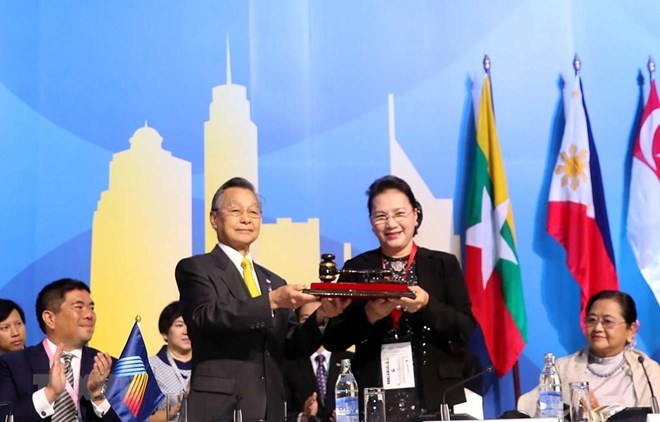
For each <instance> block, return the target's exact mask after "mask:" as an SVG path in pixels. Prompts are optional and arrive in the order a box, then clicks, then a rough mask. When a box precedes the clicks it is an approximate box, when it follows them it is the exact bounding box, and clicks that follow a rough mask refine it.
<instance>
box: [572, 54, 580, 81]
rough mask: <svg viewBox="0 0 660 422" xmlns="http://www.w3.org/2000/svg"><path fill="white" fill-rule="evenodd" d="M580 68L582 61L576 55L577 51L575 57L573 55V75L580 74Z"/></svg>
mask: <svg viewBox="0 0 660 422" xmlns="http://www.w3.org/2000/svg"><path fill="white" fill-rule="evenodd" d="M581 68H582V61H581V60H580V57H578V55H577V53H575V57H573V69H575V76H578V75H579V74H580V69H581Z"/></svg>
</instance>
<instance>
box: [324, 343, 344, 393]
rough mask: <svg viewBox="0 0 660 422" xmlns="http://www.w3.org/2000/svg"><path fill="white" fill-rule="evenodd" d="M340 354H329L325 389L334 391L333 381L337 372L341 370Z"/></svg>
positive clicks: (337, 376)
mask: <svg viewBox="0 0 660 422" xmlns="http://www.w3.org/2000/svg"><path fill="white" fill-rule="evenodd" d="M341 355H342V353H339V352H337V353H332V354H331V355H330V365H329V366H328V387H327V389H326V391H334V386H335V383H336V382H337V378H339V372H340V371H341ZM330 387H332V389H331V388H330Z"/></svg>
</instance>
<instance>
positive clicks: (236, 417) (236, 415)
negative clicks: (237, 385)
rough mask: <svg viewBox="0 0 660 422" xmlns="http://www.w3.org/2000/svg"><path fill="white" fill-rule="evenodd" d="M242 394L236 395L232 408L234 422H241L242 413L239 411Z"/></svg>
mask: <svg viewBox="0 0 660 422" xmlns="http://www.w3.org/2000/svg"><path fill="white" fill-rule="evenodd" d="M241 400H243V395H242V394H236V406H235V407H234V422H243V412H242V411H241Z"/></svg>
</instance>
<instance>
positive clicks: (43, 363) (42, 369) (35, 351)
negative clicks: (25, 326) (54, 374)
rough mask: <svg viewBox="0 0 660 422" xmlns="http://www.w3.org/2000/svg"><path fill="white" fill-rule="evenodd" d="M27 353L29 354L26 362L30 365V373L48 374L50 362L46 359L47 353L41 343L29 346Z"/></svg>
mask: <svg viewBox="0 0 660 422" xmlns="http://www.w3.org/2000/svg"><path fill="white" fill-rule="evenodd" d="M28 354H29V356H30V357H29V359H28V362H29V363H30V366H31V367H32V373H33V374H46V375H48V373H49V372H50V362H49V361H48V355H47V354H46V351H45V350H44V346H43V344H41V343H39V344H37V345H34V346H32V347H30V350H29V351H28Z"/></svg>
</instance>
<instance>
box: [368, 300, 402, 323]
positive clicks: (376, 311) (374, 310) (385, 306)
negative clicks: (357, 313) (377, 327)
mask: <svg viewBox="0 0 660 422" xmlns="http://www.w3.org/2000/svg"><path fill="white" fill-rule="evenodd" d="M394 308H396V303H394V302H392V301H390V300H388V299H372V300H370V301H369V302H367V304H366V305H365V307H364V313H365V314H367V320H368V321H369V323H370V324H375V323H376V322H377V321H380V320H381V319H383V318H385V317H386V316H388V315H389V314H391V313H392V311H393V310H394Z"/></svg>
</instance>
